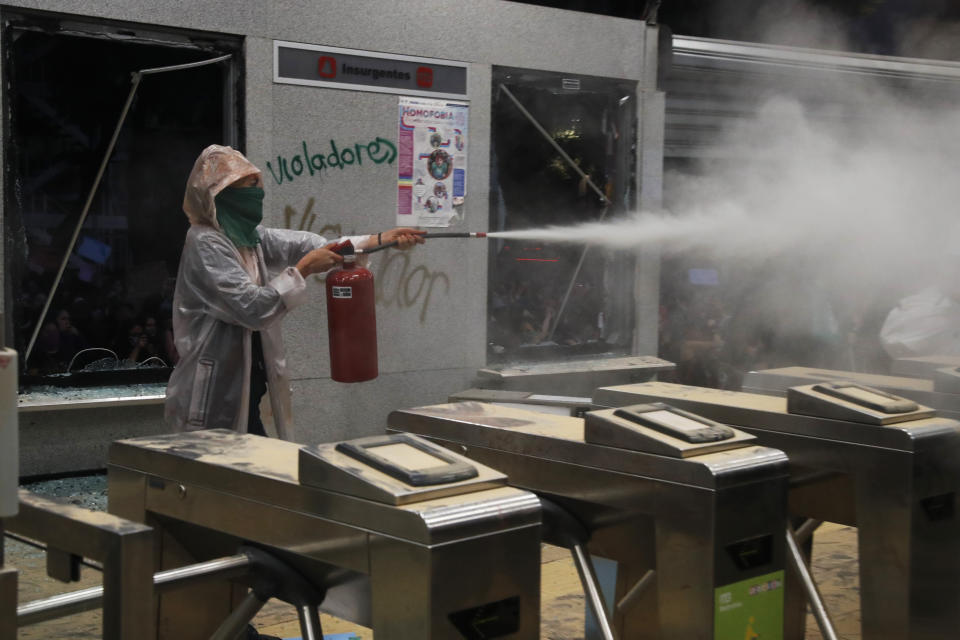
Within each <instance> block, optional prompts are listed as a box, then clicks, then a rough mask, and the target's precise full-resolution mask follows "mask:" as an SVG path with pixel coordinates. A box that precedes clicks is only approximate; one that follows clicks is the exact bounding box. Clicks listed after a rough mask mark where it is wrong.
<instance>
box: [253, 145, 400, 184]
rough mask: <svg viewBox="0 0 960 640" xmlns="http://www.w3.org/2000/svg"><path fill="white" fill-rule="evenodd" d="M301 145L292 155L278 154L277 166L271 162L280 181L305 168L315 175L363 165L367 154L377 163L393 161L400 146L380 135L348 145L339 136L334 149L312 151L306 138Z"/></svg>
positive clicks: (270, 164) (301, 173)
mask: <svg viewBox="0 0 960 640" xmlns="http://www.w3.org/2000/svg"><path fill="white" fill-rule="evenodd" d="M300 147H301V151H300V152H298V153H296V154H294V155H293V156H291V157H290V158H287V157H284V156H277V163H276V167H274V165H273V164H272V163H271V162H269V161H268V162H267V169H269V171H270V175H272V176H273V179H274V181H275V182H276V183H277V184H283V183H284V181H286V182H293V180H294V179H295V178H297V177H298V176H301V175H303V174H304V172H306V173H307V175H310V176H313V175H316V174H317V173H319V172H322V171H326V170H328V169H340V170H341V171H342V170H343V169H345V168H347V167H349V166H362V165H363V160H364V156H366V158H367V160H369V161H371V162H373V163H374V164H383V163H387V164H393V161H394V160H396V159H397V147H396V146H395V145H394V144H393V143H392V142H390V141H389V140H387V139H385V138H381V137H379V136H378V137H377V138H376V139H375V140H371V141H370V142H367V143H362V142H357V143H354V144H353V145H346V146H343V145H337V142H336V141H335V140H331V141H330V147H329V149H330V150H329V151H326V150H322V151H321V152H320V153H311V152H310V150H309V149H308V148H307V142H306V140H304V141H302V142H301V143H300Z"/></svg>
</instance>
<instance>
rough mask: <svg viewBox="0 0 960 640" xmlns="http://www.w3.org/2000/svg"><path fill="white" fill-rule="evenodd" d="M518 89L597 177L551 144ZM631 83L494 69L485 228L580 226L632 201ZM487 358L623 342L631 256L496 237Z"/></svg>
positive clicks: (584, 350) (629, 318)
mask: <svg viewBox="0 0 960 640" xmlns="http://www.w3.org/2000/svg"><path fill="white" fill-rule="evenodd" d="M507 92H509V94H510V95H512V96H514V97H515V98H516V100H517V102H519V103H520V104H521V105H522V106H523V107H524V109H526V110H527V111H528V112H529V113H530V115H531V116H532V117H533V119H534V120H536V122H537V124H538V125H539V126H540V127H541V128H542V129H543V130H545V131H546V132H547V134H548V135H549V137H550V139H552V140H553V141H554V142H556V143H557V144H558V145H559V146H560V147H561V148H562V149H563V150H564V152H565V153H566V154H567V155H568V156H569V157H570V158H571V159H572V160H573V161H574V162H575V163H576V165H577V166H578V167H579V168H580V169H581V170H582V171H583V172H584V173H585V174H586V175H587V176H588V177H589V179H590V181H591V182H592V183H593V184H594V185H596V187H598V188H599V189H600V191H601V192H602V193H603V194H605V195H606V197H607V198H608V199H609V201H610V204H609V206H607V205H605V203H604V201H603V199H602V198H601V197H600V195H599V194H598V193H597V192H596V191H595V190H594V189H593V188H592V187H590V185H589V184H588V183H587V181H586V180H585V179H584V178H583V177H582V176H581V175H580V174H579V172H577V171H576V170H575V169H574V168H573V167H572V166H570V164H569V163H568V162H567V161H566V160H565V159H564V158H563V157H562V155H561V154H560V153H559V152H558V151H557V150H556V148H555V147H554V146H552V145H551V143H550V140H548V139H547V138H546V136H544V135H543V133H542V132H541V131H539V130H538V128H537V126H536V125H534V124H533V123H532V122H531V121H530V118H528V117H527V116H526V115H524V113H523V112H522V111H521V110H520V108H518V106H517V105H516V103H515V102H514V101H513V100H512V99H510V97H509V95H508V94H507ZM635 105H636V83H634V82H629V81H624V80H612V79H606V78H594V77H584V76H573V75H562V74H557V73H548V72H541V71H530V70H521V69H508V68H495V69H494V74H493V106H492V132H491V138H492V140H491V147H492V153H491V163H492V166H491V172H490V175H491V194H490V230H491V231H503V230H514V229H528V228H537V227H543V226H548V225H576V224H580V223H587V222H593V221H596V220H599V219H600V218H601V216H603V217H604V219H606V220H610V219H612V218H615V217H616V216H617V215H619V214H621V213H623V212H624V211H626V210H628V209H629V208H630V207H631V206H632V204H633V197H634V192H635V186H634V185H635V179H634V172H635V155H634V141H635V140H636V134H635V128H636V106H635ZM490 247H491V252H490V256H491V257H490V277H489V299H488V310H489V313H488V324H487V336H488V344H489V349H488V360H489V361H490V362H510V361H525V360H558V359H563V358H567V357H570V356H575V355H589V354H597V353H611V354H623V353H628V352H629V351H630V348H631V343H632V339H633V324H632V323H633V313H632V309H633V307H632V300H633V296H632V287H633V261H632V259H631V258H630V256H628V255H625V254H612V253H610V252H608V251H605V250H603V249H591V250H589V251H587V252H586V254H585V255H584V253H583V252H584V247H583V246H582V245H567V244H553V243H546V242H532V241H513V240H510V241H507V240H502V239H497V240H494V241H492V243H491V245H490Z"/></svg>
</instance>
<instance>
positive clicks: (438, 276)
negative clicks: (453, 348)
mask: <svg viewBox="0 0 960 640" xmlns="http://www.w3.org/2000/svg"><path fill="white" fill-rule="evenodd" d="M315 203H316V199H315V198H310V199H309V200H307V205H306V206H305V207H304V208H303V211H297V209H295V208H294V207H293V206H291V205H289V204H288V205H286V206H285V207H284V208H283V220H284V225H285V226H286V228H288V229H296V230H299V231H310V232H313V233H317V234H320V235H322V236H324V237H327V238H337V237H340V236H342V235H344V232H343V226H342V225H340V224H330V223H323V224H321V225H320V226H319V227H317V228H316V229H315V228H314V227H315V226H316V225H317V214H316V213H313V207H314V204H315ZM346 235H351V234H349V233H348V234H346ZM371 260H373V261H375V264H376V266H374V265H371V270H373V271H374V276H375V277H374V284H375V287H376V301H377V304H379V305H381V306H384V307H387V308H389V307H392V306H394V305H396V306H397V308H399V309H406V308H410V307H415V306H418V305H419V307H420V323H421V324H422V323H423V322H425V321H426V319H427V311H428V310H429V309H430V304H431V302H433V300H434V287H436V285H437V283H442V284H443V287H444V289H443V293H444V295H448V294H449V293H450V278H449V276H447V274H446V273H444V272H443V271H433V270H431V269H429V268H428V267H427V266H426V265H425V264H418V265H413V264H412V261H411V258H410V254H408V253H406V252H401V251H391V250H389V249H388V250H387V251H382V252H380V253H379V254H375V255H373V256H371ZM314 277H315V278H316V279H317V280H321V278H320V276H314Z"/></svg>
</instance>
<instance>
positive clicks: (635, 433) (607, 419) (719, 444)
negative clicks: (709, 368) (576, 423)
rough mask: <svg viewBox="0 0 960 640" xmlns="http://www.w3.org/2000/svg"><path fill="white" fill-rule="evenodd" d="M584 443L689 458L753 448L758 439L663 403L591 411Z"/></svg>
mask: <svg viewBox="0 0 960 640" xmlns="http://www.w3.org/2000/svg"><path fill="white" fill-rule="evenodd" d="M584 420H585V422H584V434H583V437H584V440H585V441H586V442H588V443H590V444H600V445H604V446H608V447H617V448H619V449H629V450H631V451H643V452H646V453H654V454H658V455H665V456H671V457H674V458H688V457H691V456H696V455H702V454H705V453H715V452H717V451H725V450H727V449H734V448H737V447H742V446H744V445H746V444H753V443H754V442H755V440H756V437H754V436H751V435H749V434H747V433H745V432H743V431H738V430H736V429H732V428H730V427H728V426H726V425H723V424H720V423H719V422H714V421H713V420H709V419H707V418H704V417H702V416H698V415H697V414H695V413H690V412H689V411H684V410H682V409H677V408H676V407H672V406H670V405H667V404H663V403H660V402H657V403H651V404H638V405H633V406H628V407H621V408H619V409H605V410H602V411H590V412H589V413H587V414H586V416H585V417H584Z"/></svg>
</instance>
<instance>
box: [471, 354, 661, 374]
mask: <svg viewBox="0 0 960 640" xmlns="http://www.w3.org/2000/svg"><path fill="white" fill-rule="evenodd" d="M674 368H676V365H675V364H674V363H672V362H669V361H667V360H662V359H660V358H657V357H655V356H627V357H622V358H594V359H590V360H566V361H564V362H538V363H531V364H522V365H521V364H518V365H514V366H512V367H504V368H502V369H480V370H479V371H478V372H477V373H478V374H479V375H480V376H483V377H486V378H496V379H510V378H520V379H522V378H525V377H533V376H544V375H558V374H570V375H576V374H583V373H596V372H611V371H624V372H628V371H638V370H642V371H645V372H648V373H651V374H652V373H658V372H660V371H672V370H673V369H674Z"/></svg>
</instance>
